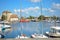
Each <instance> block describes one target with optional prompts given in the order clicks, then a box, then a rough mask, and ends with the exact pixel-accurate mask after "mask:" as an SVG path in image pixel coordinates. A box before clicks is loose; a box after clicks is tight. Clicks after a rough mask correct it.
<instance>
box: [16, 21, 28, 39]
mask: <svg viewBox="0 0 60 40" xmlns="http://www.w3.org/2000/svg"><path fill="white" fill-rule="evenodd" d="M21 23H22V22H21ZM22 29H23V25H22V26H21V36H20V35H18V36H17V37H16V39H17V38H23V39H24V38H29V37H27V36H26V35H25V34H23V32H22Z"/></svg>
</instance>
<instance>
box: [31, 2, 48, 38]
mask: <svg viewBox="0 0 60 40" xmlns="http://www.w3.org/2000/svg"><path fill="white" fill-rule="evenodd" d="M41 15H42V3H41ZM41 21H42V22H43V20H42V17H41ZM42 24H43V23H42ZM31 37H32V38H48V37H47V36H45V35H43V25H42V34H37V33H34V34H32V35H31Z"/></svg>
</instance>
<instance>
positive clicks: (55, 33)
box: [46, 26, 60, 38]
mask: <svg viewBox="0 0 60 40" xmlns="http://www.w3.org/2000/svg"><path fill="white" fill-rule="evenodd" d="M50 29H51V30H50V31H49V32H46V35H47V36H48V37H53V38H60V27H58V26H52V27H51V28H50Z"/></svg>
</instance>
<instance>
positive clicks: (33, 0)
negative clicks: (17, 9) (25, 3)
mask: <svg viewBox="0 0 60 40" xmlns="http://www.w3.org/2000/svg"><path fill="white" fill-rule="evenodd" d="M30 1H31V2H34V3H36V2H40V1H41V0H30Z"/></svg>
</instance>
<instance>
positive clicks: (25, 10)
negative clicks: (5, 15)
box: [14, 7, 40, 13]
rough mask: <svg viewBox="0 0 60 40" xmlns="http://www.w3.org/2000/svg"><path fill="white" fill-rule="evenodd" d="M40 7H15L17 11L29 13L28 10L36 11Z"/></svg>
mask: <svg viewBox="0 0 60 40" xmlns="http://www.w3.org/2000/svg"><path fill="white" fill-rule="evenodd" d="M39 9H40V8H39V7H29V8H25V9H21V10H20V9H18V10H16V9H14V11H15V12H22V13H28V12H30V11H33V12H35V11H38V10H39Z"/></svg>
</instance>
